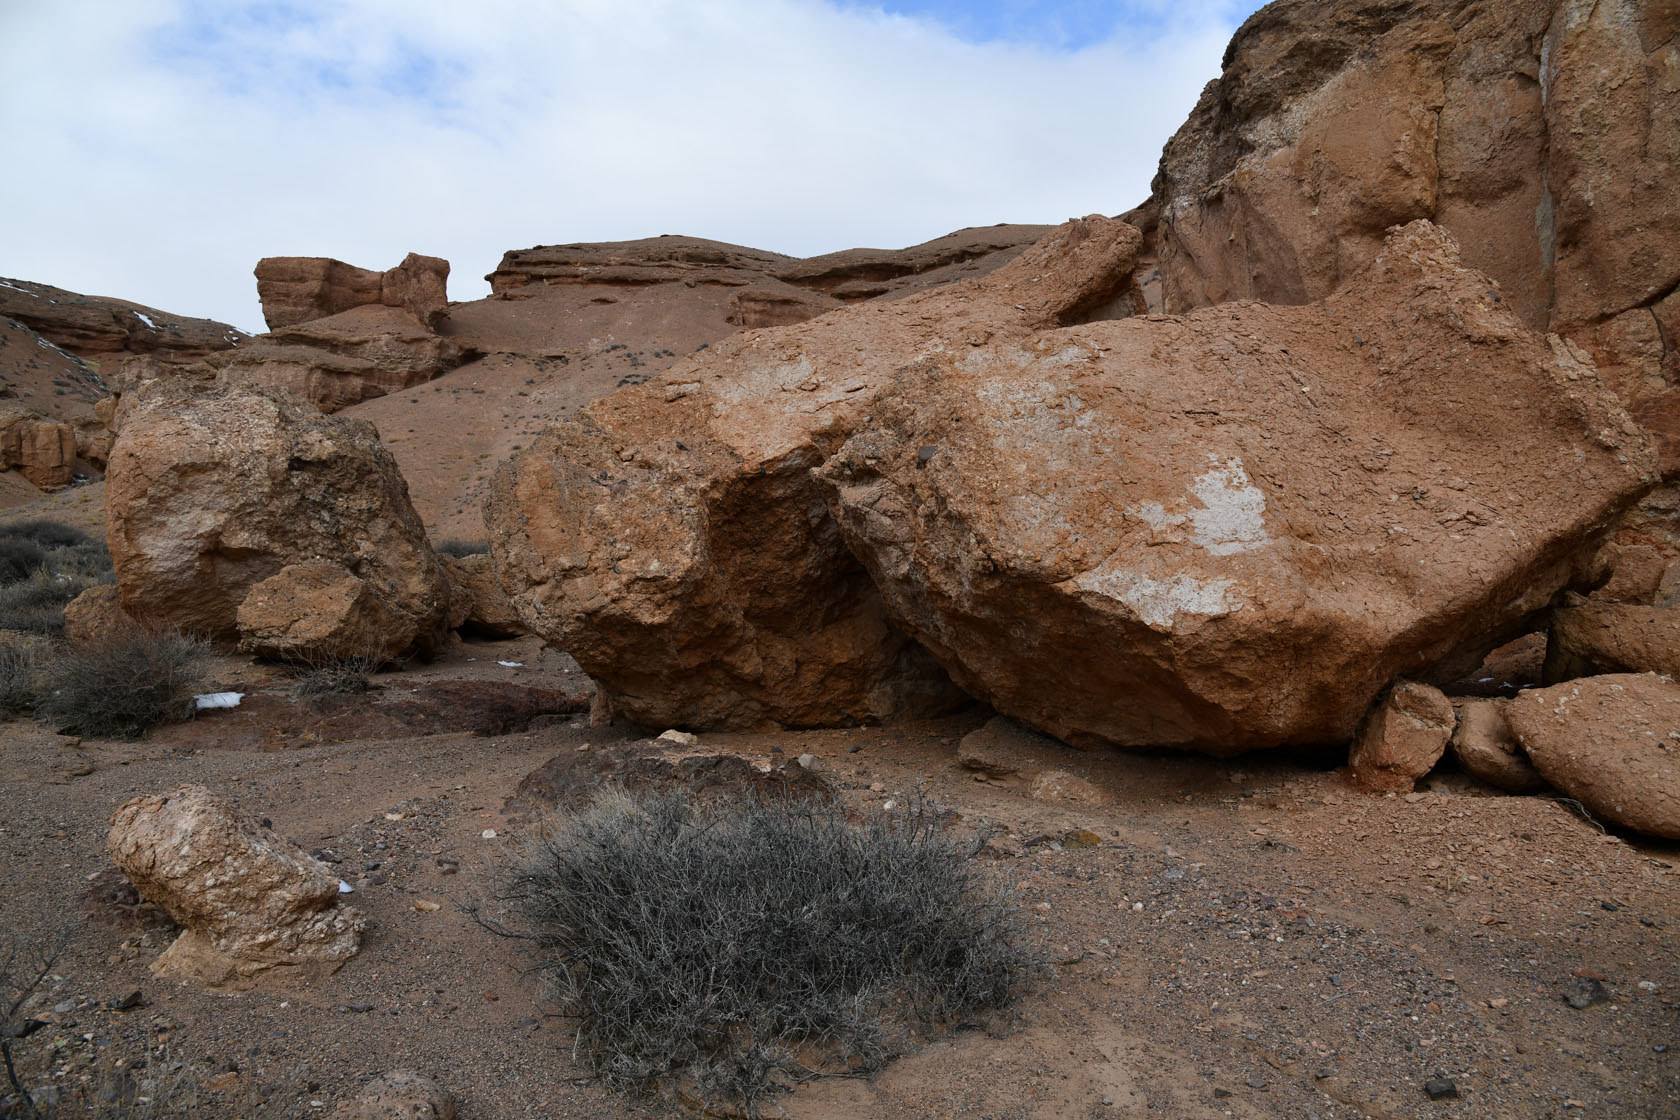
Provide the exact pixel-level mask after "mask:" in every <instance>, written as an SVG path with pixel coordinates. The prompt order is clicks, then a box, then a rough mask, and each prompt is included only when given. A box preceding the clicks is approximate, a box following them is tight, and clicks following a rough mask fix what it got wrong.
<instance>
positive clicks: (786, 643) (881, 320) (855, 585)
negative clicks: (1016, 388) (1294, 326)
mask: <svg viewBox="0 0 1680 1120" xmlns="http://www.w3.org/2000/svg"><path fill="white" fill-rule="evenodd" d="M1139 240H1140V238H1139V235H1138V233H1137V231H1136V230H1135V229H1133V228H1132V227H1130V226H1127V225H1124V224H1122V223H1119V222H1114V221H1110V220H1109V219H1106V218H1098V217H1093V218H1087V219H1083V220H1080V221H1075V222H1070V223H1068V224H1067V225H1064V226H1062V227H1060V228H1058V229H1057V230H1056V231H1055V232H1053V233H1052V234H1051V235H1050V236H1049V237H1047V238H1046V239H1045V240H1044V241H1041V242H1040V243H1039V244H1038V245H1036V246H1034V247H1033V248H1032V249H1030V250H1028V251H1027V252H1025V253H1023V254H1021V255H1020V256H1018V257H1016V258H1015V259H1014V260H1013V261H1011V262H1010V263H1009V264H1007V265H1005V266H1004V267H1002V268H1000V269H998V270H997V271H995V272H993V273H991V274H990V275H987V276H985V277H983V278H980V279H977V280H968V281H962V282H958V283H954V284H951V285H949V286H946V287H943V288H939V289H935V290H932V291H927V292H918V293H915V294H911V295H908V296H905V297H903V298H901V299H898V300H894V301H890V302H881V303H866V304H863V305H861V306H858V307H854V308H845V309H841V310H839V311H835V312H832V313H830V314H828V315H825V316H823V317H821V318H819V319H815V320H812V321H811V322H808V323H802V324H799V325H797V326H791V327H784V328H780V329H773V330H764V331H746V332H743V333H741V334H738V335H735V336H733V337H731V338H729V339H727V340H725V341H724V342H722V343H720V344H718V345H716V346H713V347H712V348H710V349H709V350H706V351H704V352H703V353H701V354H699V355H696V356H693V357H691V358H688V359H685V360H683V361H681V362H679V363H678V364H677V365H676V366H674V367H673V368H672V369H671V370H670V371H669V372H668V373H666V374H665V375H664V376H662V377H660V378H659V379H657V380H656V381H652V382H649V383H648V384H647V385H644V386H639V387H636V388H631V389H626V390H624V391H622V392H620V393H616V394H614V395H613V396H611V397H608V398H606V399H604V400H602V401H598V402H596V403H595V404H593V405H591V406H590V407H588V408H587V409H585V410H583V412H582V413H581V414H580V415H578V416H577V417H576V418H575V419H572V420H569V421H567V422H565V423H562V424H560V425H559V426H558V427H557V428H556V429H554V430H553V431H551V432H550V433H548V434H546V435H544V436H543V437H541V438H540V439H538V440H537V441H536V442H535V443H534V444H533V445H532V446H531V447H530V448H528V449H527V450H526V451H525V452H523V453H522V454H521V455H519V456H518V457H517V458H516V459H515V460H514V461H513V462H512V463H510V464H507V465H504V466H503V468H502V469H501V470H500V471H499V472H498V473H497V476H496V478H495V482H494V485H493V486H492V490H491V497H490V501H489V504H488V506H487V509H486V522H487V524H488V526H489V528H490V532H491V550H492V557H493V561H494V564H495V567H496V571H497V575H498V578H499V579H500V581H501V583H502V586H503V588H504V590H505V591H506V592H507V594H508V597H509V600H510V601H511V602H512V603H513V606H514V609H515V610H517V611H518V612H519V614H520V616H521V617H522V618H523V619H524V621H525V623H526V625H527V626H528V627H529V629H530V630H531V632H533V633H536V634H540V635H542V636H543V637H544V638H546V639H548V640H549V641H550V642H552V643H554V644H555V645H558V646H560V647H561V648H563V649H565V650H567V652H569V653H570V654H571V655H572V656H573V657H575V658H576V659H577V661H578V663H579V664H580V665H581V666H582V667H583V668H584V670H585V671H586V672H588V673H589V674H590V675H591V676H592V677H594V678H595V680H596V682H597V684H598V685H599V686H600V689H601V695H602V697H603V700H604V701H605V702H606V703H607V704H609V705H610V707H611V709H612V710H613V711H615V712H617V713H618V714H620V715H622V716H624V717H626V718H628V719H631V720H634V721H637V722H640V723H644V724H647V725H650V726H658V727H673V726H675V727H755V726H773V725H781V726H812V725H823V724H840V723H849V722H858V721H862V720H867V719H871V718H881V717H884V716H887V715H891V714H895V713H904V712H911V711H918V710H928V709H929V708H931V707H936V706H938V705H940V704H945V703H949V702H950V701H951V699H952V697H953V692H952V690H951V688H950V685H949V683H948V682H947V681H945V680H944V675H943V673H941V672H940V671H939V669H938V667H937V666H935V665H934V664H933V663H932V662H930V661H929V660H928V658H927V657H926V655H925V654H923V653H922V652H921V651H920V650H919V649H917V648H916V646H915V644H914V643H913V642H910V641H909V640H907V639H906V638H905V637H904V636H902V635H901V634H900V633H898V632H897V631H896V630H895V629H894V628H893V627H892V626H891V624H890V623H889V622H888V620H887V618H886V616H885V612H884V611H883V609H882V604H881V600H880V597H879V595H878V594H877V593H876V591H875V589H874V587H873V586H872V585H871V582H870V579H869V576H868V575H867V574H866V573H865V571H864V569H863V567H862V566H861V565H860V564H859V563H858V562H857V561H856V560H855V559H854V558H853V557H852V556H851V555H849V554H848V553H847V551H846V550H845V548H844V546H843V545H842V543H841V541H840V537H839V533H838V530H837V527H836V525H835V523H834V521H833V520H832V519H831V518H830V517H829V515H828V511H827V509H826V507H825V503H824V500H823V495H822V492H821V490H820V489H819V488H818V486H817V484H816V482H815V481H814V480H813V478H812V476H811V469H812V468H813V467H816V466H818V465H820V464H821V463H822V461H823V460H824V458H826V456H827V455H828V454H830V453H831V452H832V450H833V449H834V448H835V447H836V446H838V445H839V443H840V442H841V441H843V440H844V439H845V438H846V437H847V436H848V435H849V434H850V433H851V432H852V431H853V430H854V429H855V428H856V426H857V425H858V424H859V423H860V422H861V420H862V419H863V417H865V416H867V415H868V414H869V412H870V410H871V408H872V407H873V402H874V400H875V398H876V396H877V394H878V393H880V392H881V391H882V390H883V389H884V388H886V387H887V386H888V385H889V384H890V383H891V382H892V380H893V379H894V378H895V377H896V376H898V375H899V371H900V370H902V369H904V368H906V367H915V366H917V365H918V364H919V363H926V362H932V361H935V360H938V359H939V357H940V356H941V355H945V356H947V357H949V356H954V355H961V354H966V353H969V352H971V351H973V350H975V349H976V348H979V347H983V346H985V345H986V344H988V343H1009V342H1014V341H1021V340H1025V339H1026V338H1027V337H1028V336H1030V335H1031V334H1032V333H1033V332H1035V331H1037V330H1040V329H1042V328H1044V327H1050V326H1055V325H1057V324H1059V323H1063V322H1068V321H1073V320H1076V319H1078V318H1079V317H1082V316H1086V315H1089V314H1091V313H1092V312H1093V311H1094V310H1096V309H1098V308H1101V307H1103V306H1105V305H1107V304H1109V303H1111V302H1112V301H1113V300H1114V299H1115V298H1116V297H1117V296H1119V295H1121V294H1123V293H1124V292H1125V290H1126V288H1127V287H1128V285H1129V283H1130V281H1129V273H1130V270H1131V267H1132V263H1133V261H1134V259H1135V254H1136V251H1137V246H1138V244H1139Z"/></svg>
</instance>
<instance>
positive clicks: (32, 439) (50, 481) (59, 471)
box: [0, 408, 76, 490]
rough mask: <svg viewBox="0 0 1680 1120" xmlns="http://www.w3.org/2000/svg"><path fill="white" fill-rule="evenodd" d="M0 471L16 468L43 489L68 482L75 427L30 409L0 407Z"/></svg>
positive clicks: (73, 457) (73, 468) (72, 466)
mask: <svg viewBox="0 0 1680 1120" xmlns="http://www.w3.org/2000/svg"><path fill="white" fill-rule="evenodd" d="M0 470H16V471H17V472H18V473H19V474H21V475H23V477H24V478H27V479H28V480H29V481H30V482H31V483H33V484H34V485H36V486H39V487H40V488H41V489H43V490H57V489H59V488H60V487H64V486H68V485H70V480H71V479H72V478H73V477H74V476H75V473H76V430H75V429H74V428H72V427H71V426H70V425H69V424H66V423H64V422H63V421H62V420H53V419H49V418H48V417H46V416H42V415H41V414H40V413H39V412H36V411H34V410H33V409H27V408H6V409H0Z"/></svg>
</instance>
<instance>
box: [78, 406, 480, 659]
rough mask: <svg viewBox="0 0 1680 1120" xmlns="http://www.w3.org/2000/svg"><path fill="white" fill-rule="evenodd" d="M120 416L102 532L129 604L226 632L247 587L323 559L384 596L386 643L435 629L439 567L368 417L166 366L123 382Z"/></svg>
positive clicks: (424, 646) (139, 615) (226, 636)
mask: <svg viewBox="0 0 1680 1120" xmlns="http://www.w3.org/2000/svg"><path fill="white" fill-rule="evenodd" d="M121 429H122V430H121V433H120V434H119V435H118V437H117V441H116V443H115V445H114V446H113V447H112V450H111V460H110V465H109V470H108V472H107V475H106V502H105V505H106V508H105V516H106V539H107V543H108V544H109V546H110V549H111V559H112V563H113V564H114V566H115V568H116V574H117V586H118V587H119V588H120V589H121V591H122V600H123V607H124V609H125V610H127V611H128V613H129V614H131V615H133V616H134V617H135V618H136V619H138V620H140V621H148V620H154V621H158V622H164V623H168V624H171V625H174V626H176V627H177V628H179V629H181V630H183V631H187V632H189V633H196V634H203V635H206V636H209V637H213V638H217V639H219V640H222V641H225V642H232V641H234V640H236V639H237V638H239V637H240V636H241V634H240V628H239V620H238V612H239V609H240V605H241V604H242V603H243V602H244V601H245V598H246V596H247V595H248V594H250V592H251V590H252V588H254V587H256V586H257V585H258V584H260V583H262V582H263V581H264V580H267V579H268V578H269V577H271V576H274V575H276V574H277V573H279V572H280V571H281V569H283V568H286V567H288V566H290V565H294V564H300V563H304V562H313V561H328V562H331V563H332V564H335V565H337V566H339V567H341V568H343V569H345V570H346V571H348V572H349V573H350V574H351V575H353V576H354V577H355V579H356V580H358V581H359V582H360V584H361V585H363V587H364V588H365V591H366V593H367V594H370V595H372V596H373V597H375V598H377V599H378V601H379V602H380V604H381V606H382V607H383V609H384V611H385V612H386V614H387V615H388V617H389V619H390V629H389V631H388V632H387V634H386V638H385V642H384V644H383V646H382V648H383V649H384V650H386V651H388V652H393V653H394V652H415V653H419V654H422V655H424V654H427V653H429V652H431V651H432V650H433V649H435V648H436V647H437V645H438V644H439V643H440V642H441V641H442V640H443V638H444V635H445V634H446V632H447V630H446V627H447V623H448V609H449V583H448V579H447V577H446V576H445V575H444V572H443V568H442V567H441V566H440V565H439V564H438V562H437V559H436V557H435V556H433V554H432V550H431V546H430V545H429V544H428V543H427V540H426V532H425V528H424V527H423V526H422V525H421V523H420V519H419V517H418V516H417V515H416V514H415V512H414V508H413V506H412V505H411V504H410V503H409V500H408V487H407V486H406V485H405V484H404V482H403V479H402V476H401V475H400V474H399V473H398V472H397V468H396V464H395V462H394V461H393V460H392V459H391V456H390V453H389V452H387V451H386V450H385V448H384V447H383V446H382V445H381V444H380V442H379V434H378V432H377V431H375V430H374V428H373V426H372V425H371V424H367V423H364V422H361V421H355V420H348V419H344V418H340V417H333V416H323V415H322V414H321V413H320V412H318V411H317V410H316V409H314V408H312V407H310V406H309V405H306V404H303V403H301V402H299V401H298V400H297V399H296V398H294V397H292V396H290V395H289V394H287V393H284V392H280V391H275V390H255V389H240V388H234V387H230V386H221V387H216V388H212V389H209V390H204V391H201V390H199V389H198V388H197V387H195V386H193V385H191V384H189V383H186V382H183V381H181V380H178V379H160V380H157V381H152V382H149V383H146V384H144V385H143V386H141V387H140V388H139V389H138V390H136V391H134V392H133V393H131V394H128V395H127V397H126V398H125V402H124V405H123V409H122V421H121Z"/></svg>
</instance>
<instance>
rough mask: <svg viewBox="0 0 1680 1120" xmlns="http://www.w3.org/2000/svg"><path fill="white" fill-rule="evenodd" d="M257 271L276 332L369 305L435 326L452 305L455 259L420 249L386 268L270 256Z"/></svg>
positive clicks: (269, 320) (260, 296)
mask: <svg viewBox="0 0 1680 1120" xmlns="http://www.w3.org/2000/svg"><path fill="white" fill-rule="evenodd" d="M255 275H256V278H257V298H258V299H260V300H261V301H262V311H263V319H264V321H266V322H267V323H268V329H269V330H271V331H278V330H280V328H282V327H291V326H296V325H297V324H299V323H310V322H314V321H315V320H317V319H325V318H327V317H328V316H332V315H337V314H339V313H340V312H344V311H350V310H353V309H355V308H358V307H367V306H369V305H372V306H375V307H390V308H396V309H399V310H402V311H406V312H408V314H409V315H410V316H411V317H413V318H414V319H415V320H416V321H417V322H419V323H420V324H421V325H422V326H424V327H435V326H437V323H438V320H439V319H441V318H442V317H443V315H444V314H445V313H446V312H447V311H448V308H449V296H448V286H449V262H448V261H446V260H444V259H443V258H441V257H423V256H421V255H420V254H418V253H410V254H408V256H406V257H404V258H403V261H402V263H401V264H399V265H397V266H396V267H395V268H389V269H386V270H385V271H384V272H375V271H374V270H372V269H369V268H357V267H356V266H355V265H351V264H345V263H344V262H343V261H337V260H333V259H332V258H330V257H264V258H263V259H262V260H260V261H258V262H257V267H256V270H255Z"/></svg>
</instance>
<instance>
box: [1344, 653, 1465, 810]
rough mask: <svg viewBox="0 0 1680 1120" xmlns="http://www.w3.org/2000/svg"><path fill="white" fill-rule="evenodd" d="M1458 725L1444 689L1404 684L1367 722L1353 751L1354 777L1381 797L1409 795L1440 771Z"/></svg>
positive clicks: (1386, 696) (1351, 771)
mask: <svg viewBox="0 0 1680 1120" xmlns="http://www.w3.org/2000/svg"><path fill="white" fill-rule="evenodd" d="M1457 724H1458V717H1457V713H1455V712H1454V711H1453V706H1452V701H1451V700H1448V699H1447V698H1446V696H1445V694H1443V693H1442V692H1441V690H1440V689H1438V688H1431V687H1430V686H1429V685H1426V684H1419V683H1418V682H1417V681H1400V682H1398V683H1396V684H1395V686H1394V687H1393V688H1391V689H1389V690H1388V692H1387V693H1385V694H1384V695H1383V698H1382V699H1381V700H1379V701H1378V702H1377V705H1376V707H1374V708H1372V709H1371V712H1370V714H1369V715H1368V716H1367V717H1366V718H1365V722H1364V724H1363V725H1362V726H1361V727H1360V728H1359V733H1358V734H1357V735H1356V736H1354V740H1353V749H1352V750H1350V751H1349V752H1348V778H1349V779H1350V780H1351V781H1352V782H1353V784H1354V785H1357V786H1360V787H1361V788H1363V789H1368V790H1373V791H1377V792H1396V793H1403V792H1407V791H1409V790H1411V789H1412V788H1413V787H1414V786H1415V785H1416V784H1417V780H1418V779H1419V778H1421V777H1423V776H1424V775H1425V774H1427V773H1429V771H1431V770H1433V769H1434V768H1435V764H1436V763H1437V762H1439V761H1441V756H1442V755H1443V754H1445V753H1446V751H1447V743H1448V742H1449V741H1450V740H1451V739H1452V735H1453V729H1454V728H1455V727H1456V726H1457Z"/></svg>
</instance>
